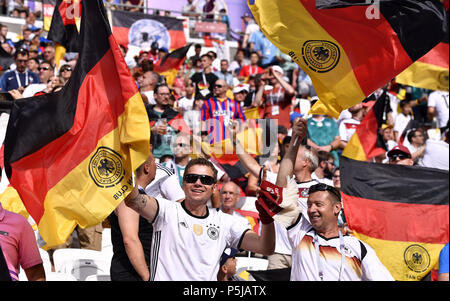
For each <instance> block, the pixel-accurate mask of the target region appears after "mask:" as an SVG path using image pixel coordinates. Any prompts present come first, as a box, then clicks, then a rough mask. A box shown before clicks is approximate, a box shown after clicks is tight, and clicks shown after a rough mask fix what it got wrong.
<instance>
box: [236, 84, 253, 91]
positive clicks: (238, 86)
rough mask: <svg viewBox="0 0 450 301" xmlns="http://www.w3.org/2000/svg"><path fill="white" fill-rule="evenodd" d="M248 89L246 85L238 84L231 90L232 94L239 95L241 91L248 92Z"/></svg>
mask: <svg viewBox="0 0 450 301" xmlns="http://www.w3.org/2000/svg"><path fill="white" fill-rule="evenodd" d="M248 87H249V85H247V84H238V85H236V86H235V87H234V88H233V93H239V92H242V91H246V92H248V90H249V89H248Z"/></svg>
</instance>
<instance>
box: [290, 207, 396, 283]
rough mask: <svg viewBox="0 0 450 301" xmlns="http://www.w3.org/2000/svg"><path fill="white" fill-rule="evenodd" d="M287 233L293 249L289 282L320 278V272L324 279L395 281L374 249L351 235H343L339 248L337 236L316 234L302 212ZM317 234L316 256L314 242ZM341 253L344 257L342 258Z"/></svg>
mask: <svg viewBox="0 0 450 301" xmlns="http://www.w3.org/2000/svg"><path fill="white" fill-rule="evenodd" d="M287 232H288V236H289V242H290V243H291V247H292V250H293V253H292V269H291V281H320V280H322V279H321V277H320V276H319V275H320V274H321V273H320V271H322V275H323V280H324V281H338V280H341V281H361V280H362V281H367V280H378V281H388V280H394V278H393V277H392V276H391V274H390V273H389V271H388V270H387V269H386V267H385V266H384V265H383V264H382V263H381V261H380V260H379V259H378V257H377V255H376V253H375V251H374V250H373V249H372V248H371V247H370V246H369V245H368V244H366V243H364V242H362V241H360V240H359V239H357V238H356V237H354V236H349V235H343V236H342V242H343V247H342V248H341V247H340V245H341V239H340V238H339V236H338V237H332V238H328V239H327V238H324V237H322V236H320V235H316V231H315V230H314V228H313V227H312V225H311V224H310V223H309V222H308V221H307V220H306V219H305V218H304V216H303V215H302V214H301V215H300V216H299V219H298V220H297V222H296V223H294V224H293V225H292V226H291V227H290V228H288V230H287ZM316 237H317V240H318V245H319V254H320V255H319V256H318V253H317V250H316V245H315V238H316ZM342 252H344V255H345V257H342ZM319 260H320V262H319ZM341 269H342V273H341ZM340 274H341V278H340V279H339V275H340Z"/></svg>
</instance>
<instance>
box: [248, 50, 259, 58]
mask: <svg viewBox="0 0 450 301" xmlns="http://www.w3.org/2000/svg"><path fill="white" fill-rule="evenodd" d="M252 54H256V55H257V56H258V58H259V54H258V52H256V51H252V52H250V55H249V57H251V56H252Z"/></svg>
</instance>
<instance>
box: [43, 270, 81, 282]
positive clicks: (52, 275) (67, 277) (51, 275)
mask: <svg viewBox="0 0 450 301" xmlns="http://www.w3.org/2000/svg"><path fill="white" fill-rule="evenodd" d="M45 279H46V280H47V281H77V278H75V276H73V275H71V274H66V273H57V272H45Z"/></svg>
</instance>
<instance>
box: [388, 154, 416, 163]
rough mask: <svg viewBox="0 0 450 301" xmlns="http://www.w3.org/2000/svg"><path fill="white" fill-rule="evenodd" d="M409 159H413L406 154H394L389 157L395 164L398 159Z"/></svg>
mask: <svg viewBox="0 0 450 301" xmlns="http://www.w3.org/2000/svg"><path fill="white" fill-rule="evenodd" d="M409 158H411V157H410V156H408V155H406V154H394V155H391V156H389V161H391V162H393V161H396V160H397V159H400V160H404V159H409Z"/></svg>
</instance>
